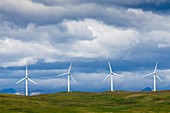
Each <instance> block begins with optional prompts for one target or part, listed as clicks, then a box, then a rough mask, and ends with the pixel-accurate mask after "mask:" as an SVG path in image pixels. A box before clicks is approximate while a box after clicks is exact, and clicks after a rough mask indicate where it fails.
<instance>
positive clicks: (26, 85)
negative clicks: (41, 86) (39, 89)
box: [16, 66, 37, 96]
mask: <svg viewBox="0 0 170 113" xmlns="http://www.w3.org/2000/svg"><path fill="white" fill-rule="evenodd" d="M23 80H25V95H26V96H28V81H31V82H32V83H34V84H37V83H36V82H35V81H33V80H31V79H30V78H28V69H27V66H26V73H25V77H24V78H22V79H21V80H19V81H18V82H17V83H16V84H18V83H20V82H22V81H23Z"/></svg>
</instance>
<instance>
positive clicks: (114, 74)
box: [113, 73, 124, 77]
mask: <svg viewBox="0 0 170 113" xmlns="http://www.w3.org/2000/svg"><path fill="white" fill-rule="evenodd" d="M113 74H114V75H116V76H119V77H124V76H123V75H120V74H117V73H113Z"/></svg>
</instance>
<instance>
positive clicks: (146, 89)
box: [141, 87, 152, 91]
mask: <svg viewBox="0 0 170 113" xmlns="http://www.w3.org/2000/svg"><path fill="white" fill-rule="evenodd" d="M141 91H152V89H151V88H150V87H146V88H144V89H142V90H141Z"/></svg>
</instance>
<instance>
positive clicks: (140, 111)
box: [0, 91, 170, 113]
mask: <svg viewBox="0 0 170 113" xmlns="http://www.w3.org/2000/svg"><path fill="white" fill-rule="evenodd" d="M67 112H70V113H76V112H77V113H89V112H91V113H94V112H108V113H110V112H116V113H117V112H123V113H124V112H129V113H144V112H161V113H162V112H163V113H164V112H165V113H166V112H167V113H168V112H170V91H158V92H121V91H120V92H101V93H89V92H72V93H67V92H61V93H55V94H43V95H38V96H30V97H25V96H19V95H11V94H0V113H67Z"/></svg>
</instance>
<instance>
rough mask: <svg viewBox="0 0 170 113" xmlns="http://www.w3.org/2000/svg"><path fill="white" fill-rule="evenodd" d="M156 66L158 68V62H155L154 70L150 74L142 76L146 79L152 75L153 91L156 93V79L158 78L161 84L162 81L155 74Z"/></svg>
mask: <svg viewBox="0 0 170 113" xmlns="http://www.w3.org/2000/svg"><path fill="white" fill-rule="evenodd" d="M157 66H158V62H156V65H155V69H154V71H153V72H152V73H149V74H147V75H144V76H143V77H147V76H150V75H153V77H154V83H153V86H154V89H153V91H156V78H158V79H159V80H160V81H161V82H162V79H161V78H160V77H159V76H158V75H157V73H156V70H157Z"/></svg>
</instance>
